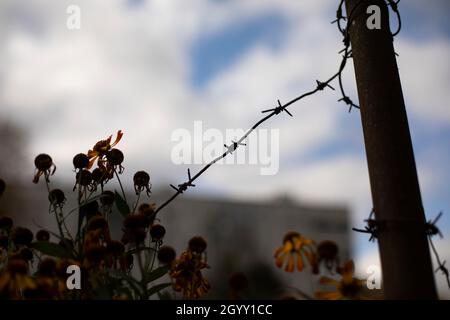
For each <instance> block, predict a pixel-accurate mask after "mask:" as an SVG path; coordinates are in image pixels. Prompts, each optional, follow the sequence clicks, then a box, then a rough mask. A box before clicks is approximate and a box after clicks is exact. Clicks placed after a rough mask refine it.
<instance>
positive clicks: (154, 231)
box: [150, 224, 166, 242]
mask: <svg viewBox="0 0 450 320" xmlns="http://www.w3.org/2000/svg"><path fill="white" fill-rule="evenodd" d="M165 234H166V228H164V227H163V226H162V225H160V224H154V225H153V226H152V227H151V228H150V235H151V237H152V241H154V242H158V241H161V240H162V238H163V237H164V235H165Z"/></svg>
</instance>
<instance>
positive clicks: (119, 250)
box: [106, 240, 125, 257]
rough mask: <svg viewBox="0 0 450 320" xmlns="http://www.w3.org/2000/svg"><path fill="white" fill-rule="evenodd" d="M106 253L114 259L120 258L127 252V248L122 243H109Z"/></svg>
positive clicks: (115, 241) (113, 241) (114, 241)
mask: <svg viewBox="0 0 450 320" xmlns="http://www.w3.org/2000/svg"><path fill="white" fill-rule="evenodd" d="M106 251H107V252H108V253H109V254H111V255H112V256H114V257H119V256H121V255H123V253H124V252H125V246H124V245H123V243H122V242H120V241H117V240H112V241H109V242H108V243H107V245H106Z"/></svg>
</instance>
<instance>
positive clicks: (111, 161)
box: [106, 149, 124, 173]
mask: <svg viewBox="0 0 450 320" xmlns="http://www.w3.org/2000/svg"><path fill="white" fill-rule="evenodd" d="M123 159H124V156H123V152H122V151H120V150H119V149H111V150H110V151H108V152H107V153H106V160H107V162H108V166H110V167H112V168H114V169H117V168H119V170H118V171H119V173H122V172H123V169H124V168H123V166H122V162H123Z"/></svg>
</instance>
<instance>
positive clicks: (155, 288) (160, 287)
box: [147, 282, 172, 297]
mask: <svg viewBox="0 0 450 320" xmlns="http://www.w3.org/2000/svg"><path fill="white" fill-rule="evenodd" d="M171 285H172V283H170V282H167V283H161V284H157V285H156V286H153V287H151V288H150V289H149V290H148V291H147V295H148V296H149V297H151V296H152V295H153V294H155V293H158V292H160V291H161V290H163V289H165V288H167V287H170V286H171Z"/></svg>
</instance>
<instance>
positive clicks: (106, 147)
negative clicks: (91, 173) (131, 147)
mask: <svg viewBox="0 0 450 320" xmlns="http://www.w3.org/2000/svg"><path fill="white" fill-rule="evenodd" d="M122 136H123V133H122V131H121V130H119V131H117V136H116V140H114V142H113V143H112V144H111V139H112V135H111V136H109V137H108V139H106V140H100V141H98V142H97V143H96V144H95V145H94V147H93V148H92V150H89V151H88V153H87V156H88V158H89V165H88V169H90V168H91V167H92V165H93V164H94V162H95V161H96V160H97V159H98V161H97V163H98V165H99V167H102V166H104V164H103V162H104V161H105V156H106V154H107V153H108V151H110V150H111V149H112V148H113V147H114V146H115V145H117V144H118V143H119V141H120V139H122Z"/></svg>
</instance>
